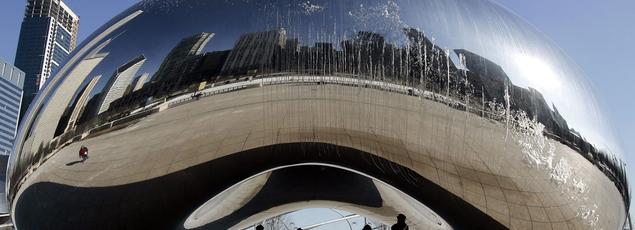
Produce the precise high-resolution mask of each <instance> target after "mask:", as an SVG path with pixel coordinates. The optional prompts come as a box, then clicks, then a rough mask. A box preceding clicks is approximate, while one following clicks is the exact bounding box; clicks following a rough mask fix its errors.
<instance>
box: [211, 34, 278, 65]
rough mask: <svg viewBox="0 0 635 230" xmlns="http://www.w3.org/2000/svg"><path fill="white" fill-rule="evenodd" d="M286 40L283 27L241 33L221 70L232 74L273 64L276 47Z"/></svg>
mask: <svg viewBox="0 0 635 230" xmlns="http://www.w3.org/2000/svg"><path fill="white" fill-rule="evenodd" d="M286 40H287V33H286V30H285V29H283V28H280V29H276V30H270V31H265V32H254V33H245V34H242V35H241V36H240V38H239V39H238V41H237V42H236V44H235V45H234V49H232V51H231V52H230V53H229V57H228V58H227V61H226V62H225V65H223V69H222V70H221V72H222V73H223V74H234V73H238V72H245V71H247V70H257V69H263V68H266V67H269V66H270V65H272V64H273V61H274V60H273V56H274V52H275V50H276V48H281V47H284V46H285V42H286Z"/></svg>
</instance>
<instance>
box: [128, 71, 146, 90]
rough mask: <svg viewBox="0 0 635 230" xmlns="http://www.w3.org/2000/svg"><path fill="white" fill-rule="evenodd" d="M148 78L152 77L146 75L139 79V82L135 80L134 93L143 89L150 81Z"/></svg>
mask: <svg viewBox="0 0 635 230" xmlns="http://www.w3.org/2000/svg"><path fill="white" fill-rule="evenodd" d="M148 77H150V74H149V73H144V74H142V75H141V76H140V77H138V78H137V80H135V83H134V84H133V86H134V88H132V92H134V91H137V90H140V89H141V88H142V87H143V85H144V84H145V83H146V82H147V81H148Z"/></svg>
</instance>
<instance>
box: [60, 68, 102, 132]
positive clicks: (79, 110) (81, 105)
mask: <svg viewBox="0 0 635 230" xmlns="http://www.w3.org/2000/svg"><path fill="white" fill-rule="evenodd" d="M100 78H101V75H98V76H96V77H94V78H93V79H91V80H90V82H88V85H86V87H84V90H82V91H83V92H82V94H81V96H80V97H79V99H77V103H76V104H75V108H74V109H73V112H72V113H71V116H70V118H69V120H68V125H67V126H66V131H68V130H71V129H73V128H74V127H75V125H76V124H77V120H78V119H79V118H80V117H81V115H82V114H83V113H84V110H85V109H86V104H87V103H88V98H89V97H90V93H91V92H92V91H93V89H94V88H95V86H96V85H97V82H99V79H100Z"/></svg>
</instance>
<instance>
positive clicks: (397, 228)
mask: <svg viewBox="0 0 635 230" xmlns="http://www.w3.org/2000/svg"><path fill="white" fill-rule="evenodd" d="M390 230H408V225H407V224H406V216H405V215H404V214H399V215H397V223H396V224H394V225H393V226H392V227H390Z"/></svg>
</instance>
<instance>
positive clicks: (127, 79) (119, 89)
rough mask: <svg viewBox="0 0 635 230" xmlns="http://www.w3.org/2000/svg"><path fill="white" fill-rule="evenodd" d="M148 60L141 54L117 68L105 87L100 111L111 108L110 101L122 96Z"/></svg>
mask: <svg viewBox="0 0 635 230" xmlns="http://www.w3.org/2000/svg"><path fill="white" fill-rule="evenodd" d="M145 62H146V57H145V56H143V55H141V56H138V57H136V58H134V59H132V60H130V61H129V62H128V63H126V64H124V65H122V66H120V67H119V68H117V71H115V73H114V74H113V76H112V77H110V79H109V80H108V84H106V87H105V88H104V90H103V91H104V92H105V93H106V94H105V95H104V99H103V100H102V102H101V105H100V106H99V111H98V113H103V112H105V111H106V110H108V108H110V103H111V102H113V101H115V100H117V99H119V98H121V97H122V96H123V95H124V93H125V92H126V89H127V88H128V86H129V85H130V84H131V83H132V80H133V77H134V76H136V74H137V72H138V71H139V69H140V68H141V66H142V65H143V64H144V63H145Z"/></svg>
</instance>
